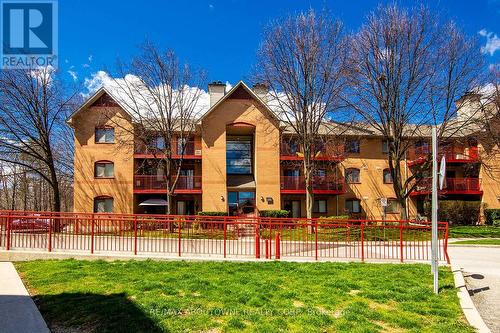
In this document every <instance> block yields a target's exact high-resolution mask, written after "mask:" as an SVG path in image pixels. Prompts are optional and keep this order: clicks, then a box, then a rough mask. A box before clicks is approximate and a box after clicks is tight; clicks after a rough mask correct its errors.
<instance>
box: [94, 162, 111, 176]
mask: <svg viewBox="0 0 500 333" xmlns="http://www.w3.org/2000/svg"><path fill="white" fill-rule="evenodd" d="M98 164H104V165H106V164H111V165H112V166H113V176H102V177H99V176H98V175H97V165H98ZM104 168H105V169H104V174H106V167H104ZM94 178H95V179H114V178H115V163H114V162H113V161H108V160H99V161H95V162H94Z"/></svg>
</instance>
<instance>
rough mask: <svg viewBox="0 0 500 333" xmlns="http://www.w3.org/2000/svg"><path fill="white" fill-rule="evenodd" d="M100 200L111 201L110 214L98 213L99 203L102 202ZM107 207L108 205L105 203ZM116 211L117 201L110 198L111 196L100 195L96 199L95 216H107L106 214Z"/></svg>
mask: <svg viewBox="0 0 500 333" xmlns="http://www.w3.org/2000/svg"><path fill="white" fill-rule="evenodd" d="M100 200H104V201H105V200H111V211H110V212H98V211H97V202H98V201H100ZM105 205H106V203H105ZM114 209H115V199H114V198H113V197H112V196H110V195H99V196H97V197H94V210H93V211H94V213H95V214H106V213H113V211H114Z"/></svg>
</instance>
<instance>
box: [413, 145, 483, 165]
mask: <svg viewBox="0 0 500 333" xmlns="http://www.w3.org/2000/svg"><path fill="white" fill-rule="evenodd" d="M430 154H432V147H430V146H422V147H413V148H412V149H410V150H409V152H408V165H409V166H412V165H416V164H422V163H424V162H425V160H426V159H427V158H428V157H429V155H430ZM443 156H445V158H446V162H447V163H476V162H478V161H479V149H478V147H477V146H476V147H460V146H451V147H444V148H442V149H439V151H438V160H441V158H442V157H443Z"/></svg>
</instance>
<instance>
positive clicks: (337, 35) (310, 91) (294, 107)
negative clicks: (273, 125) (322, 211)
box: [255, 10, 347, 218]
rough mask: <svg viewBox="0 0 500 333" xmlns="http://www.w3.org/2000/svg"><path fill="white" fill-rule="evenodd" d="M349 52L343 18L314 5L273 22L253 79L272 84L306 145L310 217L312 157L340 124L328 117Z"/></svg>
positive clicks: (296, 136) (274, 102) (279, 108)
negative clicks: (313, 8)
mask: <svg viewBox="0 0 500 333" xmlns="http://www.w3.org/2000/svg"><path fill="white" fill-rule="evenodd" d="M346 55H347V48H346V38H345V36H344V34H343V31H342V24H341V23H340V22H339V21H333V20H332V19H330V17H329V15H328V13H326V12H322V13H320V14H318V13H316V12H314V11H313V10H310V11H308V12H306V13H300V14H298V15H296V16H289V17H287V18H284V19H280V20H277V21H273V22H271V24H270V25H269V26H268V27H267V28H266V29H265V30H264V34H263V42H262V45H261V47H260V50H259V52H258V63H257V73H256V75H255V79H256V81H258V82H260V83H262V84H265V85H267V86H268V87H269V94H270V101H269V104H270V105H271V106H272V108H273V109H274V111H275V112H276V113H277V114H278V116H279V117H280V119H281V121H282V122H283V123H284V125H285V128H286V131H288V132H290V133H291V137H292V138H293V140H296V143H297V144H298V145H300V147H301V149H302V153H303V165H302V166H303V172H304V181H305V187H306V211H307V217H308V218H311V217H312V209H313V181H312V179H313V176H314V172H315V161H314V157H315V155H316V153H317V152H318V149H319V147H320V146H323V145H324V140H325V139H328V140H332V138H335V137H336V134H338V133H337V132H336V131H337V130H338V129H339V128H340V126H337V124H336V123H330V125H328V126H325V123H326V122H327V121H328V120H329V119H331V118H332V117H334V113H335V111H337V110H338V107H339V101H340V99H339V95H340V93H341V91H342V90H343V88H344V86H345V78H344V77H345V75H344V74H345V73H344V65H345V60H346Z"/></svg>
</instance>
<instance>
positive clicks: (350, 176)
mask: <svg viewBox="0 0 500 333" xmlns="http://www.w3.org/2000/svg"><path fill="white" fill-rule="evenodd" d="M359 174H360V171H359V169H355V168H349V169H346V170H345V181H346V182H347V183H361V181H360V177H359Z"/></svg>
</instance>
